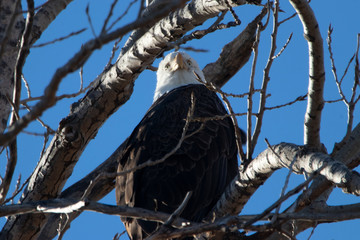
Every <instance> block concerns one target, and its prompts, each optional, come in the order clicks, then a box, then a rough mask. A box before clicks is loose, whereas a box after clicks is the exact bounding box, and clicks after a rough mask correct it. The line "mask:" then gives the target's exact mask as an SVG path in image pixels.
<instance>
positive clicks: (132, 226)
mask: <svg viewBox="0 0 360 240" xmlns="http://www.w3.org/2000/svg"><path fill="white" fill-rule="evenodd" d="M192 93H193V94H194V97H195V112H194V118H202V119H206V118H209V117H214V116H222V115H225V114H226V113H227V112H226V110H225V108H224V106H223V104H222V103H221V101H220V100H219V98H218V97H217V95H216V94H215V93H214V92H212V91H210V90H208V89H207V88H206V87H205V86H203V85H188V86H184V87H180V88H177V89H175V90H173V91H171V92H169V93H167V94H165V95H164V96H162V97H161V98H160V99H158V100H157V101H156V102H155V103H154V104H153V106H152V107H151V108H150V109H149V111H148V112H147V113H146V115H145V116H144V118H143V119H142V121H141V122H140V123H139V125H138V126H137V127H136V128H135V130H134V131H133V133H132V134H131V136H130V137H129V139H128V144H127V148H126V152H125V154H124V156H123V157H122V159H121V160H120V163H119V169H118V170H119V171H122V170H124V169H131V168H133V167H135V166H138V165H139V164H142V163H144V162H146V161H155V160H158V159H160V158H162V157H163V156H164V155H165V154H167V153H169V152H171V151H172V150H173V149H174V148H175V146H176V145H177V144H178V142H179V139H180V138H181V135H182V132H183V129H184V125H185V119H186V116H187V113H188V111H189V108H190V107H191V94H192ZM194 131H197V132H196V133H195V134H193V135H191V136H190V137H187V138H186V139H185V140H184V141H183V143H182V145H181V146H180V148H179V149H178V150H177V151H176V152H175V153H174V154H173V155H171V156H170V157H168V158H167V159H166V160H165V161H164V162H163V163H160V164H157V165H155V166H151V167H145V168H143V169H141V170H137V171H135V172H131V173H129V174H127V175H126V176H120V177H118V178H117V184H116V196H117V201H118V204H121V205H124V204H126V205H128V206H135V207H141V208H146V209H150V210H154V211H162V212H167V213H172V212H173V211H174V210H175V209H176V208H177V207H178V206H179V205H180V204H181V202H182V201H183V199H184V197H185V195H186V193H187V192H188V191H192V192H193V194H192V196H191V198H190V201H189V202H188V204H187V206H186V207H185V209H184V211H183V212H182V214H181V217H183V218H186V219H188V220H192V221H200V220H201V219H202V218H204V217H205V216H206V215H207V214H208V212H209V211H210V210H211V209H212V207H213V206H214V205H215V203H216V202H217V201H218V199H219V197H220V196H221V194H222V193H223V191H224V189H225V187H226V185H227V184H228V183H229V182H230V181H231V180H232V179H233V178H234V177H235V175H236V174H237V166H238V164H237V150H236V142H235V136H234V127H233V124H232V121H231V120H230V118H224V119H221V120H207V121H205V122H203V123H202V122H199V121H192V122H191V123H190V125H189V128H188V132H187V134H186V135H188V134H190V133H192V132H194ZM125 221H126V222H127V224H125V225H127V226H128V227H127V228H128V230H129V231H130V232H129V231H128V233H129V234H130V235H131V234H133V235H136V234H140V233H141V230H140V229H139V225H140V226H141V228H142V231H144V232H146V233H151V232H152V231H154V230H155V228H156V224H155V223H149V222H146V221H141V220H139V221H137V220H129V219H127V220H125ZM131 232H133V233H131ZM133 239H136V237H133Z"/></svg>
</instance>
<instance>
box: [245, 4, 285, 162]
mask: <svg viewBox="0 0 360 240" xmlns="http://www.w3.org/2000/svg"><path fill="white" fill-rule="evenodd" d="M274 5H275V7H274V10H273V30H272V33H271V48H270V53H269V57H268V61H267V63H266V66H265V68H264V71H263V72H264V73H263V81H262V85H261V92H260V103H259V110H258V115H257V117H256V123H255V128H254V133H253V136H252V145H251V148H250V149H249V150H250V151H249V152H248V153H247V154H248V156H250V157H251V156H252V154H253V152H254V149H255V146H256V143H257V141H258V138H259V135H260V131H261V126H262V122H263V117H264V112H265V105H266V98H267V93H266V91H267V85H268V83H269V81H270V77H269V74H270V69H271V66H272V63H273V61H274V59H273V56H274V55H275V50H276V39H277V32H278V27H279V24H278V13H279V1H278V0H275V2H274Z"/></svg>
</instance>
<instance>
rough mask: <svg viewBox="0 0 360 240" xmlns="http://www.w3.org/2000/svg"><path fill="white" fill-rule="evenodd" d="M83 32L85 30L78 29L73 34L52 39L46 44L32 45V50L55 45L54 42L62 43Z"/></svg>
mask: <svg viewBox="0 0 360 240" xmlns="http://www.w3.org/2000/svg"><path fill="white" fill-rule="evenodd" d="M85 30H86V28H83V29H80V30H79V31H75V32H72V33H69V34H68V35H66V36H63V37H59V38H56V39H54V40H52V41H49V42H46V43H40V44H36V45H33V46H32V48H40V47H44V46H47V45H50V44H53V43H56V42H60V41H63V40H65V39H68V38H70V37H73V36H76V35H78V34H80V33H82V32H84V31H85Z"/></svg>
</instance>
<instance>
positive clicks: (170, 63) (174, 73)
mask: <svg viewBox="0 0 360 240" xmlns="http://www.w3.org/2000/svg"><path fill="white" fill-rule="evenodd" d="M198 78H200V80H201V81H205V77H204V74H203V72H202V71H201V70H200V68H199V65H198V64H197V62H196V61H195V60H194V59H192V58H191V57H190V56H189V54H187V53H184V52H172V53H170V54H168V55H167V56H166V57H165V58H164V59H163V60H162V61H161V62H160V64H159V68H158V70H157V83H156V89H155V95H154V102H155V101H156V100H157V99H158V98H159V97H161V96H162V95H163V94H164V93H167V92H169V91H171V90H173V89H174V88H178V87H181V86H184V85H188V84H201V83H200V82H199V80H198Z"/></svg>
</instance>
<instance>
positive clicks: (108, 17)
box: [101, 0, 118, 34]
mask: <svg viewBox="0 0 360 240" xmlns="http://www.w3.org/2000/svg"><path fill="white" fill-rule="evenodd" d="M117 2H118V0H114V1H113V3H112V4H111V6H110V10H109V13H108V15H107V17H106V19H105V21H104V24H103V26H102V28H101V34H103V33H105V32H106V26H107V24H108V23H109V20H110V18H111V17H112V15H113V12H114V8H115V6H116V4H117Z"/></svg>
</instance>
